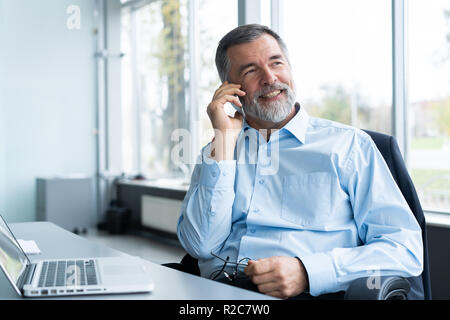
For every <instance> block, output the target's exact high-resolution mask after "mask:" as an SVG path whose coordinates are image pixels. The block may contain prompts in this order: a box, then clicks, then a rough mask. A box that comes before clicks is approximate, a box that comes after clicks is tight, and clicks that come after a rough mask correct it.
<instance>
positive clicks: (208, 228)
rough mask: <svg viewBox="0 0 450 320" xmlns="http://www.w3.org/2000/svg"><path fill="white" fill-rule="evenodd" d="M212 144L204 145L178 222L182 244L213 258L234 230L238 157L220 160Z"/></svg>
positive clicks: (201, 256) (193, 253)
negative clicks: (216, 157) (213, 154)
mask: <svg viewBox="0 0 450 320" xmlns="http://www.w3.org/2000/svg"><path fill="white" fill-rule="evenodd" d="M210 148H211V144H208V145H207V146H206V147H204V148H203V150H202V153H201V156H200V158H199V159H200V161H199V163H197V164H196V166H195V168H194V171H193V173H192V178H191V184H190V187H189V190H188V192H187V193H186V196H185V198H184V201H183V204H182V207H181V213H180V217H179V219H178V225H177V235H178V239H179V241H180V243H181V245H182V246H183V248H184V249H185V250H186V251H187V252H188V253H189V254H190V255H191V256H193V257H194V258H197V259H206V258H210V255H211V254H210V253H211V251H215V250H217V249H218V248H220V247H221V246H222V245H223V243H224V241H225V240H226V238H227V237H228V235H229V234H230V232H231V221H232V220H231V218H232V215H231V212H232V206H233V202H234V195H235V193H234V179H235V172H236V161H235V160H222V161H220V162H217V161H215V160H213V159H211V158H210V150H211V149H210Z"/></svg>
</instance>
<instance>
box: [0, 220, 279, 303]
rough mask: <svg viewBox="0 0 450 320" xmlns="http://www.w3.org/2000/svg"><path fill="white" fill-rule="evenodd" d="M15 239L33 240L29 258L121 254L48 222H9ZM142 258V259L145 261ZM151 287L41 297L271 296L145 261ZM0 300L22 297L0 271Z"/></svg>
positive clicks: (134, 298) (229, 298)
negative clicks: (146, 290)
mask: <svg viewBox="0 0 450 320" xmlns="http://www.w3.org/2000/svg"><path fill="white" fill-rule="evenodd" d="M10 228H11V230H12V231H13V232H14V234H15V235H16V237H17V238H19V239H24V240H35V241H36V243H37V245H38V247H39V248H40V249H41V252H42V254H40V255H30V256H29V257H30V260H32V261H33V260H42V259H60V258H62V259H64V258H83V257H111V256H120V255H125V253H122V252H120V251H117V250H113V249H110V248H108V247H105V246H103V245H99V244H96V243H95V242H92V241H89V240H86V239H83V238H81V237H79V236H77V235H75V234H73V233H71V232H68V231H66V230H64V229H62V228H60V227H58V226H57V225H55V224H53V223H50V222H26V223H16V224H10ZM145 261H146V260H145ZM146 263H147V264H148V267H149V268H148V269H149V272H151V275H152V278H153V281H154V283H155V289H154V291H153V292H151V293H146V294H123V295H95V296H94V295H91V296H72V297H70V296H66V297H49V298H43V299H61V298H64V299H133V300H137V299H139V300H141V299H144V300H146V299H151V300H267V299H274V298H272V297H269V296H266V295H263V294H259V293H256V292H252V291H248V290H244V289H240V288H235V287H232V286H230V285H226V284H222V283H219V282H216V281H212V280H209V279H204V278H201V277H197V276H193V275H190V274H187V273H184V272H180V271H177V270H173V269H170V268H167V267H163V266H161V265H158V264H155V263H152V262H150V261H146ZM0 299H22V297H20V296H19V295H18V294H17V293H16V292H15V290H14V289H13V288H12V286H11V285H10V284H9V282H8V280H7V279H6V277H5V275H4V274H3V272H0Z"/></svg>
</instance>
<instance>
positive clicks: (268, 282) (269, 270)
mask: <svg viewBox="0 0 450 320" xmlns="http://www.w3.org/2000/svg"><path fill="white" fill-rule="evenodd" d="M244 272H245V274H246V275H247V276H249V277H250V279H251V280H252V282H253V283H254V284H255V285H257V286H258V290H259V291H260V292H262V293H264V294H267V295H270V296H273V297H278V298H282V299H287V298H289V297H294V296H297V295H299V294H300V293H302V292H303V291H305V289H306V288H307V287H308V275H307V273H306V270H305V267H304V266H303V264H302V262H301V261H300V260H299V259H297V258H294V257H270V258H264V259H259V260H250V261H249V262H248V266H247V267H246V268H245V269H244Z"/></svg>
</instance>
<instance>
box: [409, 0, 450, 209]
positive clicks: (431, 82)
mask: <svg viewBox="0 0 450 320" xmlns="http://www.w3.org/2000/svg"><path fill="white" fill-rule="evenodd" d="M407 27H408V29H407V33H408V49H409V50H408V66H409V68H408V76H409V78H408V93H409V94H408V102H409V108H408V117H409V121H408V123H409V135H410V138H409V141H410V146H409V162H408V163H409V171H410V173H411V176H412V179H413V181H414V184H415V186H416V189H417V192H418V194H419V197H420V200H421V204H422V206H423V207H424V208H425V209H429V210H436V211H447V212H449V211H450V137H449V136H450V4H449V2H448V1H447V0H433V1H426V0H414V1H409V2H408V25H407Z"/></svg>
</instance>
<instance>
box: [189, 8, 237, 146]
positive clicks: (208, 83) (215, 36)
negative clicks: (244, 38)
mask: <svg viewBox="0 0 450 320" xmlns="http://www.w3.org/2000/svg"><path fill="white" fill-rule="evenodd" d="M198 21H199V31H200V35H199V50H198V53H199V59H200V60H199V68H198V77H197V81H198V97H199V99H198V115H199V120H200V132H199V142H198V148H201V147H203V146H205V145H206V144H207V143H208V142H210V141H211V139H212V138H213V135H214V134H213V131H212V126H211V121H210V120H209V117H208V115H207V114H206V108H207V106H208V104H209V103H210V102H211V99H212V96H213V94H214V91H216V89H217V88H218V87H219V86H220V85H221V82H220V79H219V75H218V73H217V69H216V67H215V66H216V63H215V58H216V49H217V45H218V44H219V41H220V39H222V37H223V36H224V35H225V34H226V33H227V32H229V31H230V30H232V29H234V28H236V27H237V26H238V9H237V0H234V1H223V0H202V1H200V6H199V17H198ZM198 148H197V150H196V153H197V154H198V153H199V152H200V149H198Z"/></svg>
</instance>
